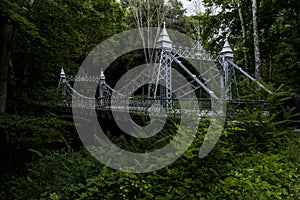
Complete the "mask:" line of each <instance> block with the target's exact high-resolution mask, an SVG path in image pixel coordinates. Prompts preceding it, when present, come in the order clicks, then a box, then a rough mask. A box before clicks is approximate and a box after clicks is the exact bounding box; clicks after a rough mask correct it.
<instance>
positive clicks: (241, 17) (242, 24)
mask: <svg viewBox="0 0 300 200" xmlns="http://www.w3.org/2000/svg"><path fill="white" fill-rule="evenodd" d="M237 6H238V11H239V17H240V21H241V27H242V33H243V51H244V61H245V69H246V70H248V69H249V61H248V55H247V49H246V34H247V33H246V26H245V21H244V17H243V13H242V7H241V3H240V1H239V0H238V1H237Z"/></svg>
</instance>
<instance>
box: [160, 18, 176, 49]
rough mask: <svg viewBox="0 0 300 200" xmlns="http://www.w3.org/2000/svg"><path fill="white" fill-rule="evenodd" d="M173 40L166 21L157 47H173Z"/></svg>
mask: <svg viewBox="0 0 300 200" xmlns="http://www.w3.org/2000/svg"><path fill="white" fill-rule="evenodd" d="M172 43H173V42H172V41H171V40H170V37H169V34H168V32H167V29H166V22H164V25H163V29H162V31H161V32H160V36H159V38H158V40H157V42H156V47H157V48H162V49H172Z"/></svg>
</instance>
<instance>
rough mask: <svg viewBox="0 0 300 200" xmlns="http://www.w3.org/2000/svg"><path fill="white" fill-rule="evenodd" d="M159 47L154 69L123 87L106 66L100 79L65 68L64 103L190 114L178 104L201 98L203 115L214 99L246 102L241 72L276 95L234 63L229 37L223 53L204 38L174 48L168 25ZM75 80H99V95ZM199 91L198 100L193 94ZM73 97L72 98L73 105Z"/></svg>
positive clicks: (98, 108)
mask: <svg viewBox="0 0 300 200" xmlns="http://www.w3.org/2000/svg"><path fill="white" fill-rule="evenodd" d="M155 49H156V50H155V58H154V60H153V61H152V62H153V63H152V65H151V67H150V66H149V67H147V68H145V69H143V70H142V71H140V73H139V74H138V75H137V76H135V77H134V78H133V79H132V80H131V81H129V82H128V83H126V84H124V85H122V87H119V88H118V89H114V88H112V87H111V86H110V85H108V84H107V83H106V81H105V75H104V73H105V72H104V71H102V70H101V74H100V76H99V77H92V76H68V75H66V74H65V72H64V70H63V69H61V73H60V82H59V88H62V89H63V92H64V94H65V97H67V98H65V101H64V102H61V105H62V106H65V107H82V108H85V109H97V110H119V111H130V112H142V113H146V114H147V113H148V114H151V113H157V112H158V113H164V114H175V115H177V114H180V113H181V112H190V111H189V109H186V110H185V111H183V110H182V109H181V106H180V105H179V104H178V99H179V100H180V101H181V102H185V104H187V105H188V104H189V103H191V101H197V104H198V105H199V110H200V113H198V115H199V116H201V115H203V114H205V113H209V112H210V110H211V107H212V104H213V103H214V102H220V101H225V102H238V103H241V102H244V101H246V99H245V98H243V97H241V96H240V94H239V90H238V84H237V80H236V73H240V74H241V75H243V76H245V77H246V78H247V79H249V80H251V81H254V82H256V83H257V85H258V87H260V88H262V89H264V90H265V91H266V92H268V93H272V92H271V91H269V90H268V89H267V88H265V87H264V86H263V85H262V84H261V83H260V82H258V81H257V80H255V79H254V78H253V77H252V76H250V75H249V74H248V73H247V72H245V71H244V70H243V69H242V68H240V67H239V66H237V65H236V64H235V63H234V62H233V58H234V54H233V51H232V49H231V47H230V45H229V42H228V41H227V40H226V42H225V44H224V46H223V49H222V50H221V52H220V53H219V55H216V54H213V53H210V52H208V51H206V50H204V49H203V47H202V46H201V43H200V42H199V41H195V42H194V45H193V46H192V47H181V46H175V45H174V44H173V42H172V41H171V39H170V37H169V34H168V31H167V29H166V27H165V25H164V27H163V28H162V31H161V33H160V36H159V38H158V40H157V42H156V48H155ZM184 61H188V62H189V63H191V65H190V64H184V63H183V62H184ZM188 62H185V63H188ZM173 67H176V68H177V69H179V70H181V71H182V72H184V73H185V75H184V77H185V79H186V80H188V81H187V82H180V81H178V82H179V83H178V82H177V81H174V80H173V79H174V77H173V76H174V74H173V73H172V68H173ZM193 67H194V68H196V70H195V69H193ZM195 72H196V73H195ZM172 80H173V81H172ZM74 82H94V83H97V84H98V87H97V91H94V93H95V94H97V95H95V96H93V97H88V96H86V95H84V94H82V92H81V91H77V90H75V89H74V87H73V86H72V83H74ZM141 88H142V90H143V92H142V93H143V95H140V94H139V97H136V96H137V95H136V91H137V90H139V89H141ZM145 88H146V89H145ZM144 90H146V92H145V91H144ZM195 95H196V97H197V98H192V96H195ZM70 97H72V99H73V102H72V103H71V101H70V99H71V98H70ZM68 98H69V99H68ZM215 112H218V110H215ZM220 112H221V110H220Z"/></svg>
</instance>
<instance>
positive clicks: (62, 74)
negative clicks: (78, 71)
mask: <svg viewBox="0 0 300 200" xmlns="http://www.w3.org/2000/svg"><path fill="white" fill-rule="evenodd" d="M60 78H66V74H65V71H64V68H61V71H60Z"/></svg>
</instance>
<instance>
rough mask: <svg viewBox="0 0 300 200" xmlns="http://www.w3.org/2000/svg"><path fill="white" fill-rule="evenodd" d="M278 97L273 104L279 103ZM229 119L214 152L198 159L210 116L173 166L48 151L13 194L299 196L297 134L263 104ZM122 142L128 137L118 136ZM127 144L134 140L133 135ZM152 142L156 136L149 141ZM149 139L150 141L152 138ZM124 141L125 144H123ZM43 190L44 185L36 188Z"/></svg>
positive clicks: (13, 183)
mask: <svg viewBox="0 0 300 200" xmlns="http://www.w3.org/2000/svg"><path fill="white" fill-rule="evenodd" d="M280 102H281V100H278V98H277V100H276V101H275V100H274V101H273V102H272V104H273V105H270V107H272V106H278V104H279V105H280V104H281V103H280ZM240 111H241V114H240V115H238V116H237V118H236V119H235V120H228V121H227V122H226V126H225V130H224V134H223V135H222V137H221V138H220V140H219V142H218V143H217V145H216V146H215V148H214V149H213V151H212V152H210V154H209V155H208V156H207V157H205V158H203V159H199V158H198V153H199V148H200V145H201V143H202V141H203V138H204V136H205V133H206V131H207V127H208V125H209V121H207V120H204V121H200V124H199V132H198V134H197V137H196V138H195V140H194V142H193V144H192V145H191V147H190V148H189V150H188V151H187V152H186V153H184V155H183V156H182V157H181V158H180V159H178V160H177V161H175V162H174V163H173V164H172V165H170V166H168V167H165V168H163V169H160V170H158V171H154V172H150V173H145V174H131V173H125V172H121V171H116V170H113V169H110V168H107V167H105V166H103V165H101V164H100V163H98V162H96V161H95V160H94V159H93V158H92V157H91V156H90V155H89V154H87V153H86V152H85V151H80V152H74V151H72V150H70V149H68V150H67V151H63V152H50V153H48V154H46V155H40V156H39V159H38V160H37V161H35V162H33V163H31V164H30V165H29V166H28V173H27V174H26V176H24V177H19V178H17V179H16V180H13V181H11V182H9V183H7V184H8V185H9V186H10V188H11V189H10V191H8V192H7V193H6V195H7V196H10V195H14V196H13V198H14V199H22V198H50V199H93V198H101V199H153V198H155V199H270V198H271V199H296V198H298V196H299V192H300V186H299V185H300V179H299V169H300V168H299V167H300V160H299V158H300V155H299V151H298V149H299V147H300V140H299V137H298V133H296V132H293V131H289V130H288V129H286V128H285V127H284V126H283V124H284V123H285V122H286V121H287V120H289V117H290V116H289V115H286V116H287V118H286V119H285V118H281V117H280V118H278V116H282V114H283V113H286V110H277V112H276V113H273V114H272V115H274V117H270V118H268V117H266V116H265V115H264V114H263V112H262V111H260V110H253V111H249V110H248V109H244V110H240ZM114 142H117V143H124V142H126V139H125V140H124V139H121V138H118V137H117V138H114ZM127 142H128V144H129V145H126V144H125V146H126V148H127V150H132V151H136V149H135V148H136V146H135V147H134V145H130V141H127ZM150 143H151V142H150ZM150 143H149V144H148V145H151V144H150ZM120 145H122V144H120ZM33 191H38V192H33Z"/></svg>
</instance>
